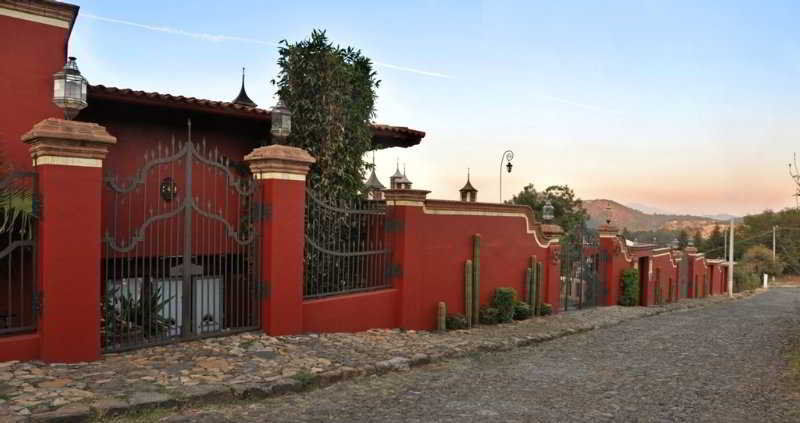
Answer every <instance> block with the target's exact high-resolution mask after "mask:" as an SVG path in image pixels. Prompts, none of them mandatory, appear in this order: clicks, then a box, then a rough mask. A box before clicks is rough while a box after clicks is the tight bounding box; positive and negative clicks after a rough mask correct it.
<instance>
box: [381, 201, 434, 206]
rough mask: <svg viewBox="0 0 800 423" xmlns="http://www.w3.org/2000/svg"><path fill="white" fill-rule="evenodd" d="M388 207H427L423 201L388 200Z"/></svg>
mask: <svg viewBox="0 0 800 423" xmlns="http://www.w3.org/2000/svg"><path fill="white" fill-rule="evenodd" d="M386 205H387V206H407V207H425V203H424V202H422V201H409V200H386Z"/></svg>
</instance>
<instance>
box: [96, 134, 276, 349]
mask: <svg viewBox="0 0 800 423" xmlns="http://www.w3.org/2000/svg"><path fill="white" fill-rule="evenodd" d="M105 181H106V184H105V192H104V198H103V202H104V209H105V212H104V226H105V228H106V229H105V231H104V232H105V233H104V236H103V246H104V258H103V262H102V271H103V274H104V278H103V287H102V288H103V289H102V292H103V298H102V308H103V322H102V344H103V349H104V351H106V352H116V351H123V350H128V349H133V348H139V347H144V346H150V345H158V344H164V343H170V342H176V341H180V340H185V339H196V338H201V337H206V336H218V335H224V334H230V333H236V332H241V331H246V330H254V329H258V328H259V327H260V324H261V301H260V298H261V293H262V287H263V282H262V280H261V267H260V266H261V260H260V257H261V255H260V251H259V246H260V242H259V237H260V234H259V233H258V227H259V225H258V224H257V223H258V222H257V219H258V218H259V216H258V213H257V212H258V208H259V205H258V203H259V201H258V200H259V197H258V193H259V192H260V191H259V190H257V189H256V184H255V183H254V181H253V180H252V177H251V175H250V174H249V172H247V171H246V170H242V169H237V168H235V167H234V166H232V164H231V163H230V161H229V160H228V159H227V158H225V157H223V156H222V155H221V154H220V153H219V152H218V151H217V150H211V151H207V149H206V147H205V142H203V143H192V142H191V135H190V138H189V141H188V142H186V143H175V142H174V141H173V142H172V143H171V145H169V146H166V147H165V146H159V147H158V148H157V150H156V151H151V152H148V153H147V154H146V155H145V163H144V165H143V166H142V167H141V168H140V169H139V170H138V171H137V172H136V174H135V175H134V176H133V177H130V178H129V179H128V180H126V181H121V180H120V178H118V177H114V176H107V177H106V179H105Z"/></svg>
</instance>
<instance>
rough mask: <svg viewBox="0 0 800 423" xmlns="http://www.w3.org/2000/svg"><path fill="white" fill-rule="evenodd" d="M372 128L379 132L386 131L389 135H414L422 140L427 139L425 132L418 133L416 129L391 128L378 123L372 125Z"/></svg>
mask: <svg viewBox="0 0 800 423" xmlns="http://www.w3.org/2000/svg"><path fill="white" fill-rule="evenodd" d="M372 128H373V129H375V130H377V131H386V132H389V133H396V134H403V135H413V136H417V137H420V138H424V137H425V132H423V131H417V130H416V129H411V128H408V127H405V126H390V125H382V124H380V123H376V124H374V125H372Z"/></svg>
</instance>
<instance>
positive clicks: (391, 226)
mask: <svg viewBox="0 0 800 423" xmlns="http://www.w3.org/2000/svg"><path fill="white" fill-rule="evenodd" d="M384 228H385V230H386V232H403V230H404V229H405V222H404V221H403V220H402V219H396V218H386V222H385V224H384Z"/></svg>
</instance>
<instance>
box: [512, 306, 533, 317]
mask: <svg viewBox="0 0 800 423" xmlns="http://www.w3.org/2000/svg"><path fill="white" fill-rule="evenodd" d="M532 315H533V309H532V308H531V306H530V305H528V304H526V303H523V302H522V301H517V302H516V303H514V320H525V319H530V318H531V316H532Z"/></svg>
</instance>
